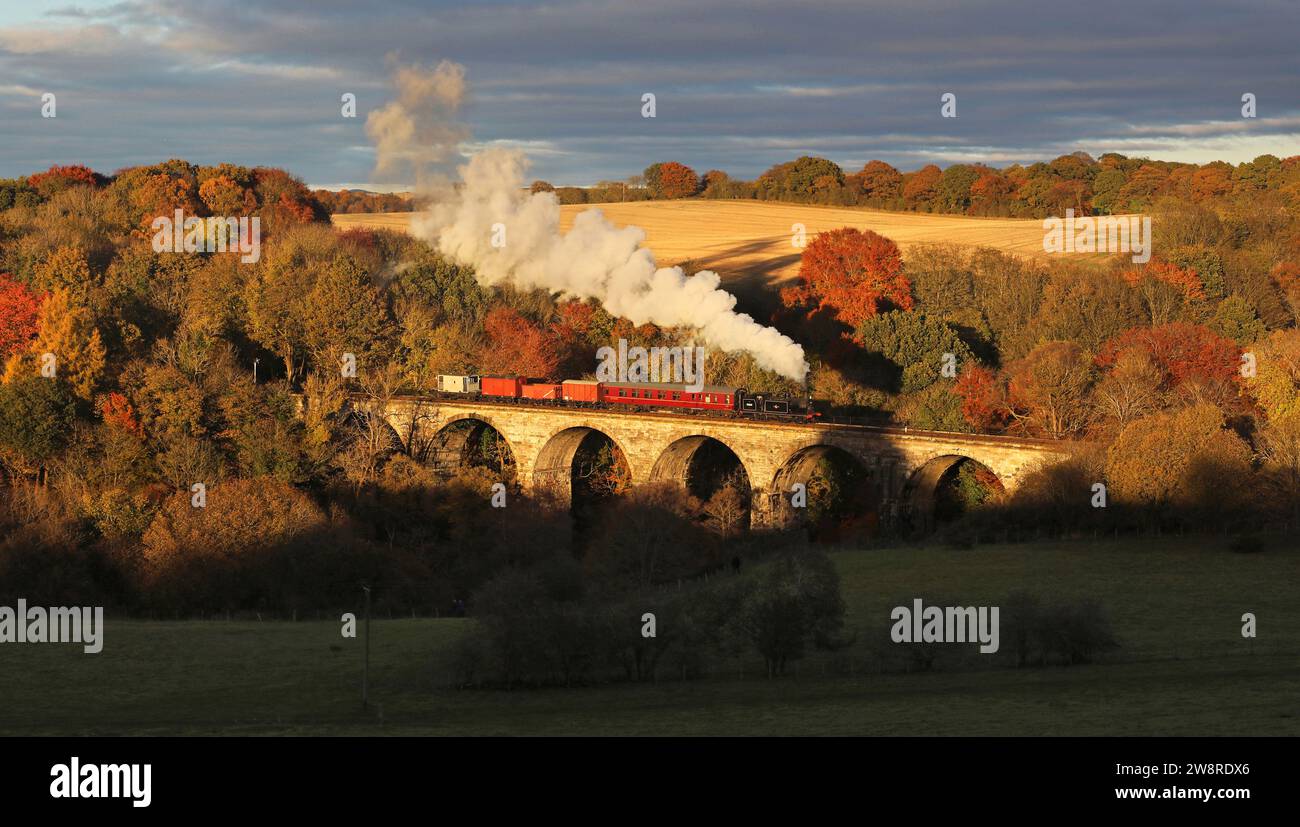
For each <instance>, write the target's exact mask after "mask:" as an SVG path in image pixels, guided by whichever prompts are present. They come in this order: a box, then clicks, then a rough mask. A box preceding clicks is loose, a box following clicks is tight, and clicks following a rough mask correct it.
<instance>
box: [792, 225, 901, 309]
mask: <svg viewBox="0 0 1300 827" xmlns="http://www.w3.org/2000/svg"><path fill="white" fill-rule="evenodd" d="M799 279H800V284H799V286H798V287H793V288H786V289H785V290H782V291H781V300H782V302H783V303H784V304H785V306H786V307H805V308H809V309H810V310H809V312H812V310H823V311H826V312H827V313H830V314H831V315H833V316H834V318H835V319H837V320H838V321H840V322H842V323H843V324H845V325H848V326H849V327H851V328H854V329H856V328H857V327H858V326H859V325H860V324H861V323H862V322H863V321H864V320H865V319H867V318H869V317H871V316H874V315H875V314H876V313H878V312H880V311H882V310H885V309H888V308H891V307H897V308H901V309H903V310H910V309H911V308H912V291H911V284H910V283H909V282H908V280H907V277H906V276H905V275H904V274H903V260H902V256H901V255H900V253H899V251H898V245H896V244H894V242H892V241H890V240H889V239H887V238H885V237H884V236H881V235H877V234H876V233H874V232H872V231H871V230H865V231H863V230H858V229H855V228H853V227H842V228H840V229H838V230H831V231H829V232H825V233H821V234H819V235H818V236H817V237H816V238H815V239H813V241H812V242H811V243H810V244H809V245H808V246H807V247H806V248H805V249H804V252H803V258H802V260H801V261H800V264H799Z"/></svg>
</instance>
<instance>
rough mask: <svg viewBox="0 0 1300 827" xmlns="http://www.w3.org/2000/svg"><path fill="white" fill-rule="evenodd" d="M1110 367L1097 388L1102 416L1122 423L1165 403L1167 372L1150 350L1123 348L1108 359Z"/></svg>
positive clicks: (1095, 395)
mask: <svg viewBox="0 0 1300 827" xmlns="http://www.w3.org/2000/svg"><path fill="white" fill-rule="evenodd" d="M1107 367H1108V369H1107V370H1106V371H1105V372H1104V374H1103V376H1102V378H1101V380H1100V381H1099V382H1098V383H1097V386H1096V389H1095V391H1094V392H1093V405H1094V408H1095V409H1096V411H1097V414H1098V416H1099V417H1100V418H1101V419H1103V420H1106V421H1109V422H1113V423H1115V424H1117V425H1119V426H1121V427H1122V426H1124V425H1127V424H1128V423H1129V422H1132V421H1133V420H1135V419H1139V418H1141V417H1144V416H1147V415H1148V414H1151V413H1154V412H1155V411H1157V410H1159V409H1160V408H1161V407H1162V405H1163V403H1164V397H1165V392H1164V375H1163V374H1162V373H1161V371H1160V368H1159V367H1158V366H1157V365H1156V364H1155V362H1154V361H1153V360H1152V358H1151V354H1150V353H1148V352H1147V351H1146V350H1144V349H1143V348H1140V347H1134V348H1128V349H1126V350H1123V351H1120V352H1119V353H1117V354H1116V355H1115V356H1114V358H1113V360H1108V363H1107Z"/></svg>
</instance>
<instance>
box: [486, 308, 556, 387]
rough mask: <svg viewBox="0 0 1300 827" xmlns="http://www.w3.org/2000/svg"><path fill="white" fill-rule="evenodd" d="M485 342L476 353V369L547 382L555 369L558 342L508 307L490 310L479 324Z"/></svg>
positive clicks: (547, 332) (553, 335) (548, 332)
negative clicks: (485, 337)
mask: <svg viewBox="0 0 1300 827" xmlns="http://www.w3.org/2000/svg"><path fill="white" fill-rule="evenodd" d="M483 330H484V332H485V333H487V341H486V342H484V347H483V350H482V351H481V352H480V353H479V358H478V363H479V369H480V370H481V371H483V372H484V373H501V374H506V375H515V376H528V377H532V378H538V379H547V378H552V377H554V376H556V368H557V367H559V361H560V359H559V343H558V341H557V340H556V337H555V334H553V333H552V332H551V331H549V330H545V329H543V328H542V327H540V326H539V325H537V324H535V323H533V322H532V321H530V320H529V319H527V318H525V317H524V316H522V315H520V314H519V313H518V312H517V311H515V310H512V309H511V308H509V307H505V306H497V307H494V308H492V311H491V312H489V313H488V315H487V318H486V319H485V320H484V321H483Z"/></svg>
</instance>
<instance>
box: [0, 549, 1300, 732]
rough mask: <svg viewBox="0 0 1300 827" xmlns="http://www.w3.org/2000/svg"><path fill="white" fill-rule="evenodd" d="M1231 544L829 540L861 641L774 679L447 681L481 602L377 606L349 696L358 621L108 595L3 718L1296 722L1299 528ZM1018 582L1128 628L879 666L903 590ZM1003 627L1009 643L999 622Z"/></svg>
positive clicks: (293, 723)
mask: <svg viewBox="0 0 1300 827" xmlns="http://www.w3.org/2000/svg"><path fill="white" fill-rule="evenodd" d="M1227 545H1228V541H1227V539H1225V538H1221V537H1210V538H1192V537H1188V538H1164V539H1158V540H1153V539H1121V540H1105V541H1093V540H1086V541H1085V540H1076V541H1071V542H1041V543H1023V544H1014V545H1000V546H977V547H975V548H972V549H964V550H956V549H948V548H941V547H920V548H917V547H899V548H888V549H876V550H843V551H836V552H833V553H832V559H833V560H834V562H835V564H836V567H837V568H838V570H839V572H840V576H841V580H842V591H843V594H844V599H845V602H846V604H847V614H846V621H845V625H846V628H847V630H849V631H850V632H851V633H855V634H856V635H857V642H856V643H854V644H853V646H851V647H850V648H849V649H848V650H846V651H845V652H842V653H839V654H837V655H833V656H828V655H821V654H816V655H813V654H810V656H809V657H808V658H807V659H805V660H804V661H802V662H800V664H799V667H798V672H797V674H795V673H794V669H793V667H791V674H790V675H788V676H786V677H784V678H779V679H775V680H768V679H767V678H765V677H762V674H763V672H762V662H761V660H760V659H758V658H757V656H756V655H754V654H753V653H752V652H750V653H747V654H745V655H744V656H743V657H742V658H740V659H735V658H725V659H720V660H719V661H718V662H716V663H712V664H709V665H708V668H707V676H706V677H704V678H701V679H698V680H690V681H681V680H677V679H675V676H673V675H670V674H668V675H662V676H661V679H660V680H659V682H658V683H657V684H629V683H617V684H606V685H601V686H593V687H580V688H572V689H559V688H551V689H515V690H513V691H509V692H507V691H503V690H486V689H478V690H457V689H451V688H448V684H449V683H450V681H451V680H452V678H451V675H452V670H451V668H450V665H449V653H450V652H451V650H452V646H453V644H454V643H455V641H456V640H457V639H458V638H459V637H460V635H462V634H463V633H464V632H465V630H466V629H467V628H469V624H471V623H473V622H474V621H473V620H470V619H431V618H420V619H410V618H406V619H388V618H387V617H381V618H380V619H377V620H375V621H374V622H373V628H372V644H371V645H372V649H371V677H370V681H371V683H370V686H371V700H372V704H373V707H372V709H371V711H369V712H362V711H361V710H360V704H359V699H360V682H361V660H362V649H361V645H362V644H361V639H360V638H357V639H355V640H352V639H344V638H342V637H341V636H340V634H339V628H340V625H339V623H338V622H337V620H336V619H335V620H329V619H319V620H318V619H314V618H313V619H310V620H301V621H299V622H296V623H295V622H288V621H278V622H275V621H269V620H268V621H266V622H258V621H256V620H234V621H226V620H208V621H180V622H175V621H148V620H118V619H114V618H112V617H110V618H108V620H107V622H106V628H105V632H104V650H103V652H102V653H101V654H98V655H88V654H83V653H82V651H81V647H80V646H75V645H31V644H9V645H0V675H3V676H5V679H4V680H3V682H0V685H3V698H4V703H0V735H36V734H66V735H89V734H176V733H186V734H363V733H374V734H385V733H391V734H424V735H452V734H514V735H532V734H552V735H566V734H645V735H669V734H791V735H794V734H823V735H832V734H872V735H876V734H880V735H917V734H935V735H972V734H989V735H1047V734H1060V735H1109V734H1123V735H1192V734H1201V735H1234V734H1242V735H1245V734H1254V735H1300V657H1297V656H1298V655H1300V606H1297V604H1296V601H1295V584H1296V583H1297V582H1300V549H1297V548H1295V547H1294V542H1293V541H1292V542H1290V545H1288V542H1287V541H1284V540H1282V539H1273V540H1271V541H1270V542H1269V543H1268V549H1267V550H1266V551H1264V552H1263V553H1259V554H1245V555H1242V554H1233V553H1230V552H1229V551H1227ZM1017 589H1024V590H1027V591H1029V592H1031V593H1033V594H1035V595H1037V596H1039V597H1040V598H1041V599H1043V600H1045V601H1058V600H1077V599H1080V598H1085V597H1095V598H1097V599H1098V600H1100V601H1101V603H1102V605H1103V606H1104V608H1105V610H1106V612H1107V614H1108V615H1109V616H1110V618H1111V621H1112V624H1113V628H1114V632H1115V634H1116V636H1117V637H1118V638H1119V640H1120V642H1121V644H1122V648H1121V649H1119V650H1118V651H1116V652H1114V653H1112V654H1110V655H1107V656H1104V657H1103V658H1101V659H1100V660H1099V661H1098V662H1097V663H1094V664H1091V665H1083V666H1072V667H1063V666H1049V667H1040V668H1029V669H1012V668H1002V667H998V668H990V667H988V666H985V665H983V664H981V663H979V662H978V658H979V656H974V657H973V660H975V663H974V668H971V666H970V661H971V660H972V657H970V656H963V657H964V658H965V660H964V663H965V665H964V666H963V665H962V663H945V660H944V656H941V657H940V659H939V661H938V662H937V663H936V667H935V668H936V671H934V672H929V673H912V674H905V673H904V674H900V673H883V674H882V673H880V672H879V671H873V670H872V669H871V668H870V667H869V665H868V664H869V658H868V646H869V645H871V644H872V643H873V642H875V641H878V640H879V638H880V637H881V636H882V635H886V634H887V630H888V626H889V612H890V608H891V607H892V606H895V605H899V603H898V601H899V600H908V599H911V598H913V597H922V598H925V599H926V603H927V604H934V603H938V605H953V603H952V602H951V601H956V602H957V603H960V604H962V605H997V604H998V603H999V602H1000V601H1001V600H1002V598H1004V597H1005V596H1006V595H1007V594H1008V593H1009V592H1012V591H1015V590H1017ZM939 601H948V602H939ZM359 603H360V600H358V604H359ZM355 610H356V611H359V605H358V607H357V608H356V609H355ZM1245 612H1252V613H1254V614H1255V615H1256V618H1257V621H1258V637H1257V638H1256V639H1255V640H1254V641H1250V640H1245V639H1243V638H1242V637H1241V634H1240V630H1241V615H1242V614H1243V613H1245ZM629 623H639V620H638V618H629ZM1001 644H1002V646H1003V647H1006V646H1008V645H1010V641H1009V640H1008V639H1007V638H1006V636H1005V635H1004V636H1003V638H1002V640H1001ZM959 648H960V647H959ZM846 666H850V667H851V670H846V669H845V667H846ZM742 676H743V677H742ZM381 706H382V710H383V711H382V718H381V716H380V711H379V708H380V707H381Z"/></svg>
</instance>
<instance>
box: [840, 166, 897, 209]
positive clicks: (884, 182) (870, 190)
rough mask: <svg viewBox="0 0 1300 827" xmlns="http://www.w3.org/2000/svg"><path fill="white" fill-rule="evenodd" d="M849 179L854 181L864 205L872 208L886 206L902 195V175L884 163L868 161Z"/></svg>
mask: <svg viewBox="0 0 1300 827" xmlns="http://www.w3.org/2000/svg"><path fill="white" fill-rule="evenodd" d="M849 177H850V178H853V179H856V182H857V185H858V186H859V187H860V188H861V190H862V199H863V201H864V203H866V204H868V205H870V206H873V207H883V206H888V205H890V204H892V203H893V202H894V201H895V200H896V199H898V198H899V197H901V196H902V194H903V175H902V173H900V172H899V171H898V170H897V169H895V168H894V167H892V166H890V165H889V164H887V163H885V162H884V161H868V162H867V163H866V166H864V167H862V170H861V171H860V172H856V173H854V174H853V175H851V176H849Z"/></svg>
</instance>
